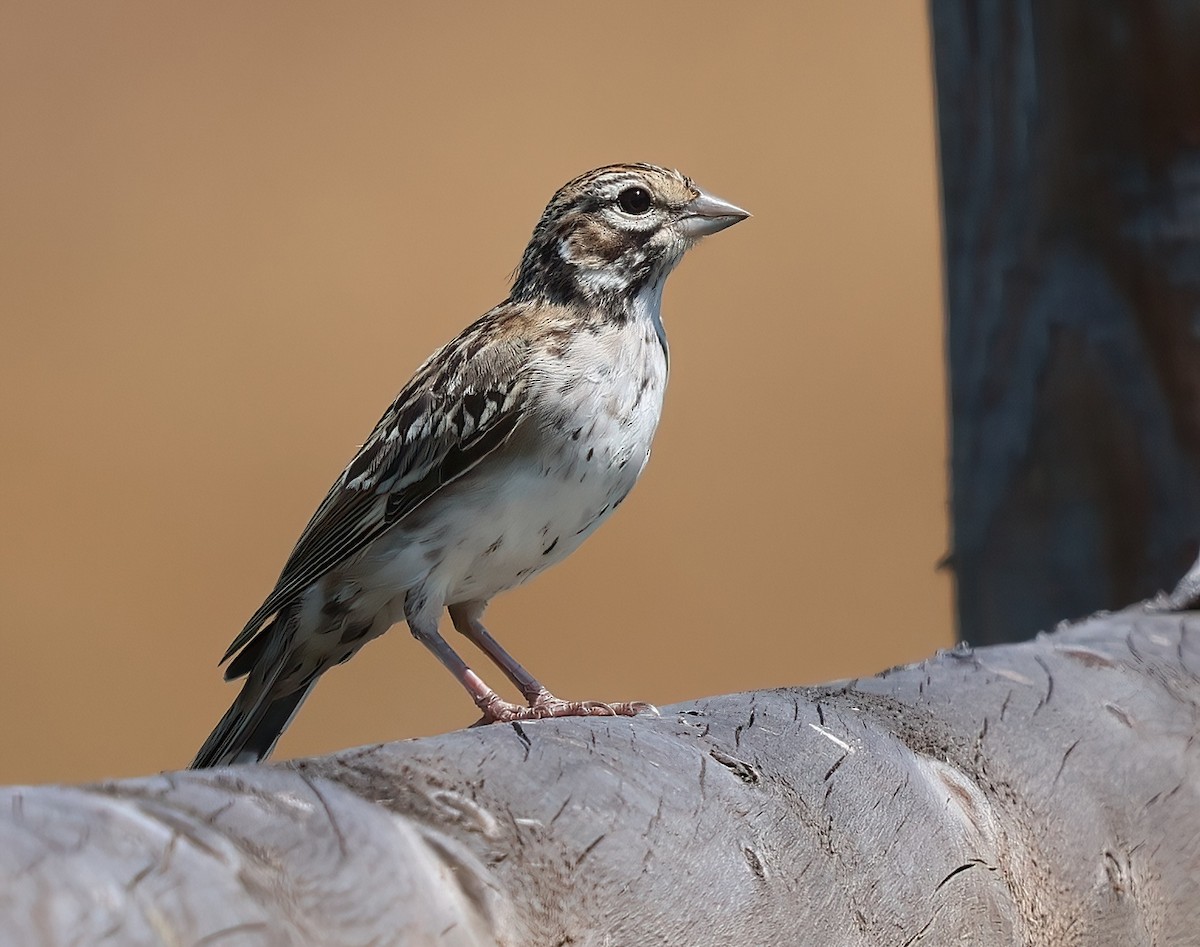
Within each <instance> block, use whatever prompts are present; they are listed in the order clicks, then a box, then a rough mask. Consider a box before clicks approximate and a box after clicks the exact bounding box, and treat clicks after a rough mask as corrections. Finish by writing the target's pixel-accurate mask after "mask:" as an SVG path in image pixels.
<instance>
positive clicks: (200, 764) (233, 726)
mask: <svg viewBox="0 0 1200 947" xmlns="http://www.w3.org/2000/svg"><path fill="white" fill-rule="evenodd" d="M315 683H316V680H315V678H314V679H313V680H311V681H309V682H308V683H307V684H305V685H304V686H302V687H301V688H300V689H299V690H296V691H294V692H292V693H291V694H285V695H284V696H282V697H277V698H275V699H274V700H269V699H267V697H268V694H269V689H268V688H264V689H263V690H262V691H261V692H260V693H261V695H262V696H260V697H259V698H258V699H257V700H254V701H246V700H244V698H245V697H246V690H249V688H250V686H251V682H247V684H246V689H245V690H243V691H242V693H241V694H239V695H238V698H237V700H235V701H234V702H233V706H232V707H230V708H229V709H228V710H227V711H226V712H225V716H224V717H222V718H221V721H220V723H218V724H217V726H216V729H214V730H213V732H212V733H211V734H210V735H209V737H208V739H207V740H205V741H204V745H203V746H202V747H200V752H199V753H197V754H196V758H195V759H194V760H192V764H191V767H190V768H191V769H208V768H209V767H212V766H232V765H235V764H238V763H258V762H261V761H262V760H264V759H266V758H267V757H268V756H270V754H271V751H272V750H273V749H275V744H276V743H278V742H279V738H280V737H281V736H282V735H283V731H284V730H286V729H287V726H288V724H289V723H291V722H292V718H293V717H294V716H295V715H296V711H297V710H299V709H300V705H301V704H302V703H304V699H305V698H306V697H308V694H309V691H311V690H312V687H313V684H315Z"/></svg>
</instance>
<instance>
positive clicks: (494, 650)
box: [447, 602, 658, 723]
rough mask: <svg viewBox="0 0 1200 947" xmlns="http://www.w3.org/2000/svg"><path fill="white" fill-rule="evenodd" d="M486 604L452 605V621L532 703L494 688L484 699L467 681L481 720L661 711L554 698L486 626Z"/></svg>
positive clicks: (638, 705)
mask: <svg viewBox="0 0 1200 947" xmlns="http://www.w3.org/2000/svg"><path fill="white" fill-rule="evenodd" d="M485 607H487V603H486V602H467V603H463V604H459V605H451V606H450V607H449V612H450V620H451V621H452V622H454V627H455V628H456V629H458V631H460V632H461V633H462V634H463V635H464V636H465V637H466V638H467V639H468V640H470V641H472V642H474V643H475V644H476V645H477V646H478V647H479V650H480V651H482V652H483V653H484V654H486V655H487V656H488V657H489V658H490V659H491V660H492V662H493V663H494V664H495V665H496V666H497V667H498V668H500V670H502V671H503V672H504V673H505V675H506V676H507V677H508V679H509V680H510V681H512V682H513V683H514V684H515V685H516V686H517V689H518V690H520V692H521V696H523V697H524V698H525V699H526V700H527V701H528V702H529V706H527V707H522V706H521V705H520V704H513V703H510V702H509V701H506V700H503V699H502V698H500V697H499V696H497V694H496V693H495V691H493V690H491V688H486V691H487V695H488V696H487V697H486V698H484V699H482V700H481V699H480V697H479V696H476V692H475V691H474V690H473V689H472V685H471V684H467V683H466V682H465V681H464V684H465V685H466V687H467V690H468V691H471V692H472V696H473V697H475V703H476V704H477V705H478V706H479V708H480V709H481V710H482V711H483V720H482V721H481V722H482V723H507V722H510V721H513V720H536V719H539V718H542V717H600V716H623V717H633V716H636V715H637V714H639V713H657V712H658V710H657V708H655V706H654V705H653V704H647V703H643V702H642V701H628V702H621V703H616V704H605V703H601V702H599V701H595V700H584V701H581V700H562V699H560V698H558V697H555V696H554V695H553V694H551V693H550V692H549V691H548V690H546V688H545V687H543V686H542V685H541V683H539V682H538V680H537V678H535V677H534V676H533V675H532V674H530V673H529V672H528V671H527V670H525V668H524V667H523V666H522V665H521V664H520V663H519V662H518V661H517V660H516V659H515V658H514V657H513V656H512V655H511V654H509V653H508V652H507V651H505V650H504V648H502V647H501V646H500V642H498V641H497V640H496V639H495V638H493V637H492V636H491V634H490V633H489V632H488V630H487V629H486V628H485V627H484V626H483V623H482V622H481V621H480V620H479V619H480V616H481V615H482V614H483V610H484V608H485ZM447 650H448V648H447ZM456 657H457V655H456ZM464 666H465V665H464ZM467 674H469V675H470V676H471V677H472V678H474V680H475V681H477V682H478V684H479V685H481V686H485V685H483V681H481V680H480V679H479V677H478V676H477V675H476V674H475V673H474V672H473V671H470V670H469V669H468V670H467ZM485 687H486V686H485Z"/></svg>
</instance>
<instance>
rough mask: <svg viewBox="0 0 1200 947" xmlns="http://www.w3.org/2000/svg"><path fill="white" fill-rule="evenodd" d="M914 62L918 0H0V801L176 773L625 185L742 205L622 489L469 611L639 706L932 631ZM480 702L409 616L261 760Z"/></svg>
mask: <svg viewBox="0 0 1200 947" xmlns="http://www.w3.org/2000/svg"><path fill="white" fill-rule="evenodd" d="M928 43H929V38H928V27H927V22H926V17H925V4H924V2H922V0H904V2H895V3H870V4H851V3H845V2H843V0H810V2H806V3H803V4H791V3H789V4H782V3H781V4H778V5H775V6H768V5H754V6H750V5H735V4H728V3H707V4H700V3H693V2H689V3H678V4H667V3H660V4H647V3H604V4H600V5H597V4H586V5H585V4H558V3H554V4H550V3H546V4H522V5H520V6H517V5H510V4H487V5H485V4H478V5H475V6H470V5H454V6H452V5H444V6H441V7H438V8H436V9H434V8H433V5H429V4H425V5H416V4H407V5H406V4H399V3H392V2H388V3H383V2H379V3H374V4H370V3H360V4H336V5H334V4H315V3H303V2H300V3H298V2H294V0H288V2H274V3H269V2H260V3H253V4H245V3H230V2H225V3H205V4H186V5H183V4H171V5H167V4H152V3H131V2H105V3H91V2H75V3H64V4H52V3H36V4H8V5H6V7H5V8H4V10H3V12H0V128H2V129H3V131H2V132H0V241H2V245H0V302H2V306H0V312H2V314H3V321H2V326H3V330H2V331H3V337H2V342H0V386H3V387H2V390H0V394H2V399H0V400H2V403H0V444H2V445H3V446H2V450H0V463H2V465H3V467H2V486H3V490H2V491H0V493H2V496H0V530H2V532H3V543H2V544H0V555H2V556H3V559H2V561H0V591H2V605H3V612H2V621H3V625H2V627H0V647H2V649H3V660H2V661H0V781H2V782H14V781H39V780H81V779H91V778H98V777H105V776H119V775H129V774H136V773H144V772H150V771H155V770H159V769H170V768H176V767H179V766H181V765H184V764H186V763H187V761H188V760H189V759H190V758H191V756H192V754H193V753H194V751H195V750H196V748H197V746H198V745H199V744H200V742H201V740H202V739H203V738H204V736H205V735H206V734H207V732H208V730H209V728H210V727H211V726H212V725H213V724H214V723H215V722H216V720H217V718H218V717H219V716H220V714H221V713H222V711H223V710H224V709H225V707H226V706H227V704H228V703H229V701H231V700H232V698H233V696H234V688H233V686H232V685H224V684H222V683H221V681H220V675H219V672H218V669H217V667H216V661H217V658H218V657H219V656H220V655H221V653H222V651H223V650H224V648H225V646H226V645H227V644H228V642H229V641H230V639H231V638H232V637H233V635H234V633H235V632H236V631H237V630H238V629H239V628H240V627H241V625H242V623H243V621H244V620H245V619H246V618H247V616H248V615H249V614H250V612H252V611H253V610H254V608H255V607H256V606H257V605H258V604H259V602H260V601H261V599H262V598H263V597H264V596H265V595H266V593H267V592H268V591H269V590H270V587H271V585H272V584H273V582H274V580H275V577H276V575H277V573H278V570H279V568H280V566H281V565H282V563H283V560H284V558H285V557H286V555H287V553H288V551H289V549H290V548H291V544H292V542H293V541H294V540H295V538H296V536H297V535H298V533H299V531H300V529H301V528H302V527H303V525H304V523H305V522H306V520H307V519H308V516H309V514H310V513H311V512H312V510H313V509H314V508H315V506H316V504H317V502H318V501H319V500H320V499H321V497H322V496H323V495H324V492H325V490H326V488H327V487H328V485H329V483H330V482H331V481H332V480H333V478H334V477H335V476H336V475H337V473H338V472H339V471H340V470H341V467H342V465H343V464H344V463H345V462H346V461H347V460H348V459H349V457H350V456H351V454H352V452H353V451H354V449H355V447H356V445H357V444H358V443H359V442H360V441H361V440H363V438H365V436H366V434H367V433H368V431H369V430H370V427H371V425H372V424H373V423H374V422H375V420H376V419H377V417H378V416H379V414H380V413H381V412H382V410H383V407H384V406H385V405H386V403H387V402H388V401H389V399H390V398H391V397H392V396H393V395H394V394H395V392H396V390H397V389H398V388H399V387H400V385H401V384H402V383H403V382H404V381H405V380H406V379H407V378H408V376H409V374H410V373H411V372H412V370H413V369H414V368H415V367H416V365H417V364H418V363H419V362H420V361H421V360H422V359H423V358H424V357H425V356H426V355H427V354H428V353H429V351H431V350H432V349H433V348H434V347H435V346H436V345H438V344H440V343H441V342H443V341H445V340H446V339H447V338H449V337H450V336H452V335H453V334H454V333H456V332H457V331H458V330H459V329H460V328H461V327H462V326H464V325H465V324H466V323H467V322H468V321H470V320H471V319H473V318H474V317H475V316H476V315H478V314H479V313H481V312H483V311H484V310H486V309H487V308H489V307H490V306H491V305H493V304H494V303H496V302H498V301H499V300H500V299H502V298H503V297H504V295H505V292H506V289H507V280H508V277H509V274H510V273H511V271H512V269H513V268H514V267H515V265H516V263H517V261H518V259H519V257H520V253H521V250H522V249H523V247H524V244H525V241H526V239H527V237H528V235H529V232H530V230H531V229H532V227H533V224H534V223H535V221H536V219H537V217H538V215H539V213H540V211H541V209H542V206H543V205H544V203H545V201H546V200H547V199H548V198H549V196H550V194H551V193H552V192H553V191H554V189H555V188H557V187H558V186H559V185H560V184H562V183H563V182H564V181H566V180H567V179H568V178H570V177H572V176H574V175H575V174H577V173H579V172H581V171H583V170H586V169H588V168H591V167H593V166H596V165H599V164H605V163H608V162H611V161H638V160H640V161H653V162H657V163H661V164H668V165H673V166H677V167H679V168H681V169H682V170H683V171H684V172H685V173H687V174H689V175H691V176H692V177H693V178H695V179H696V180H697V181H698V182H699V183H700V184H701V185H703V186H704V187H706V188H708V189H710V190H712V191H713V192H715V193H717V194H719V195H721V196H722V197H725V198H727V199H729V200H731V201H734V202H735V203H738V204H740V205H742V206H744V207H746V208H748V209H749V210H751V211H752V212H753V213H754V215H755V216H754V218H753V219H752V220H750V221H748V222H746V223H744V224H742V225H740V226H738V227H737V228H735V229H733V230H731V231H729V232H727V233H723V234H721V235H720V236H719V237H715V238H713V239H712V240H710V241H708V242H707V243H706V244H705V245H704V246H703V247H701V248H700V249H699V250H697V251H696V252H694V253H693V254H692V255H691V256H690V257H689V258H688V259H687V260H686V261H685V262H684V264H683V266H682V267H681V268H680V269H679V271H678V272H677V273H676V274H675V276H673V277H672V279H671V282H670V284H669V286H668V289H667V294H666V302H665V316H666V322H667V326H668V330H669V332H670V338H671V344H672V379H671V388H670V391H669V392H668V397H667V406H666V413H665V417H664V420H663V424H662V427H661V428H660V432H659V436H658V439H657V442H656V445H655V452H654V459H653V461H652V463H651V464H650V467H649V468H648V470H647V473H646V476H645V477H644V478H643V481H642V483H641V485H640V486H639V488H638V489H637V490H636V491H634V494H633V495H632V497H631V498H630V500H629V502H627V503H626V504H624V506H623V507H622V508H621V511H620V513H619V514H618V515H617V516H616V517H615V518H614V519H613V521H612V522H611V523H610V524H609V525H607V526H606V527H605V528H604V529H602V530H601V531H600V533H599V534H598V535H597V537H596V538H595V539H593V540H592V541H591V542H590V543H589V544H588V545H586V546H585V547H584V548H583V549H582V550H581V551H580V552H579V553H578V554H576V555H575V556H574V557H573V558H572V559H571V560H570V561H569V562H567V563H566V564H564V565H562V566H560V567H559V568H557V569H556V570H553V571H551V572H550V573H548V574H546V575H545V576H543V577H542V578H540V579H538V580H537V581H535V582H533V583H532V584H530V585H528V586H526V587H524V588H522V589H520V590H518V591H515V592H512V593H509V594H508V595H507V596H503V597H501V598H500V599H498V600H497V601H496V603H495V604H494V605H493V607H492V609H491V610H490V612H489V615H488V617H489V625H490V627H491V628H492V630H493V631H494V632H495V633H496V634H497V636H498V637H499V638H500V639H501V640H502V641H503V642H504V643H505V644H507V645H508V646H510V648H511V650H512V651H513V652H514V653H515V654H516V655H517V656H518V657H519V658H520V659H521V660H522V661H523V662H524V663H525V664H526V665H527V666H529V667H530V668H531V669H532V670H533V671H534V672H535V673H537V674H539V675H540V676H541V677H542V679H543V680H544V681H545V682H546V683H547V684H548V685H550V686H551V688H552V689H554V690H555V691H557V692H558V693H560V694H561V695H563V696H571V697H580V698H605V699H618V698H640V699H645V700H651V701H654V702H656V703H660V704H667V703H671V702H673V701H678V700H682V699H685V698H689V697H695V696H700V695H705V694H710V693H718V692H725V691H734V690H741V689H745V688H757V687H772V686H776V685H784V684H796V683H804V682H816V681H821V680H823V679H829V678H835V677H849V676H854V675H861V674H868V673H871V672H874V671H877V670H879V669H881V668H884V667H886V666H889V665H892V664H895V663H898V662H905V661H911V660H915V659H918V658H921V657H923V656H925V655H927V654H929V653H930V652H931V651H932V650H933V649H934V648H936V647H938V646H943V645H947V644H949V643H950V642H951V637H952V633H951V618H950V583H949V580H948V578H947V577H946V576H945V575H944V574H941V573H937V572H936V571H935V564H936V562H937V560H938V559H939V557H940V556H941V555H942V554H943V553H944V551H945V548H946V479H945V406H944V398H945V395H944V371H943V365H942V341H941V336H942V328H941V326H942V320H941V289H940V277H939V265H940V264H939V255H938V253H939V250H938V220H937V192H936V163H935V150H934V125H933V107H932V99H931V93H932V86H931V77H930V56H929V48H928ZM446 632H447V635H448V636H452V637H451V640H452V641H454V639H455V638H456V637H457V636H453V632H451V631H450V630H449V627H448V623H447V625H446ZM455 643H456V644H458V645H463V643H462V642H461V640H458V641H456V642H455ZM463 646H464V647H465V645H463ZM472 657H473V655H472ZM477 666H480V667H481V670H483V669H484V668H482V666H481V665H478V664H477ZM486 676H487V677H488V678H489V679H490V680H493V681H495V680H496V679H497V678H498V677H499V676H498V675H497V674H495V673H489V674H488V675H486ZM474 717H475V714H474V708H473V706H472V705H471V703H470V702H469V700H468V699H467V697H466V696H465V695H464V694H463V693H462V692H460V690H459V689H458V686H457V685H456V684H455V683H454V681H453V680H452V679H451V678H450V676H449V675H447V674H446V673H445V672H444V671H442V670H441V669H440V668H439V667H438V666H437V664H436V663H435V661H434V660H433V658H432V657H431V656H430V655H428V654H427V653H425V651H424V650H423V649H422V648H421V647H420V646H418V645H417V644H416V643H415V642H414V641H413V640H412V639H411V638H410V636H409V635H408V634H407V632H406V631H405V630H404V629H403V628H398V629H396V630H394V631H393V632H392V633H391V634H389V635H387V636H386V637H385V638H383V639H382V640H380V641H379V642H376V643H374V644H371V645H370V646H368V648H367V649H366V650H365V651H364V652H363V653H362V654H361V655H359V657H358V658H356V659H355V660H354V661H352V662H351V663H350V664H349V665H347V666H346V667H344V668H340V669H338V670H336V671H334V672H333V673H331V674H329V675H328V676H327V677H326V679H325V680H324V681H323V682H322V684H321V686H320V687H318V688H317V690H316V692H315V695H314V697H313V698H312V699H311V700H310V701H309V702H308V704H307V705H306V706H305V708H304V710H303V711H302V712H301V714H300V716H299V718H298V719H297V721H296V723H295V725H294V726H293V728H292V730H291V731H290V732H289V733H288V735H287V737H286V738H285V739H284V741H283V743H282V744H281V746H280V751H279V752H280V755H296V754H304V753H314V752H320V751H327V750H332V749H336V748H339V747H345V746H351V745H355V744H360V743H366V742H371V741H379V740H386V739H390V738H397V737H405V736H413V735H419V734H428V733H434V732H437V731H440V730H444V729H447V728H453V727H458V726H463V725H465V724H468V723H470V722H471V721H472V720H473V719H474Z"/></svg>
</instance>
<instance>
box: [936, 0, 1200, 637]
mask: <svg viewBox="0 0 1200 947" xmlns="http://www.w3.org/2000/svg"><path fill="white" fill-rule="evenodd" d="M930 12H931V24H932V30H933V47H934V64H935V72H936V80H937V108H938V123H939V135H940V150H941V170H942V195H943V207H944V219H945V225H944V236H945V254H946V280H947V294H946V298H947V310H948V329H947V349H948V357H949V367H950V408H951V445H952V447H951V452H952V462H951V471H952V491H953V526H952V530H953V557H952V562H953V565H954V569H955V572H956V574H957V588H958V620H959V633H960V636H961V637H963V638H965V639H967V640H970V641H971V642H973V643H989V642H997V641H1006V640H1015V639H1018V638H1022V637H1026V636H1028V635H1030V634H1032V633H1033V632H1035V631H1037V630H1038V629H1041V628H1046V627H1048V626H1050V625H1052V624H1053V623H1054V622H1056V621H1058V620H1059V619H1061V618H1064V617H1066V616H1071V615H1081V614H1085V613H1088V612H1091V611H1094V610H1096V609H1101V608H1115V607H1118V606H1121V605H1124V604H1126V603H1128V602H1132V601H1135V600H1136V599H1138V598H1141V597H1144V596H1147V595H1150V594H1152V593H1153V592H1155V591H1157V590H1159V589H1162V588H1169V587H1170V586H1171V585H1172V584H1173V583H1174V582H1175V581H1176V579H1177V578H1178V577H1179V575H1181V574H1182V573H1183V572H1184V571H1185V570H1186V568H1187V566H1188V564H1189V563H1190V562H1191V561H1192V560H1193V559H1194V558H1195V556H1196V551H1197V541H1198V539H1200V3H1196V2H1195V0H931V4H930Z"/></svg>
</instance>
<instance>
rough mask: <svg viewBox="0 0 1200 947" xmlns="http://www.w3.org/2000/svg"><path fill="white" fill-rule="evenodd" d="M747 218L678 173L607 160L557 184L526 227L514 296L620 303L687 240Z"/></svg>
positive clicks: (670, 263) (656, 276)
mask: <svg viewBox="0 0 1200 947" xmlns="http://www.w3.org/2000/svg"><path fill="white" fill-rule="evenodd" d="M749 216H750V215H749V214H748V213H746V211H744V210H742V209H741V208H740V207H735V206H734V205H733V204H730V203H728V202H726V201H723V200H721V199H720V198H718V197H714V196H713V195H711V194H707V193H705V192H704V191H702V190H701V189H700V188H698V187H697V186H696V185H695V184H693V183H692V181H691V180H690V179H689V178H687V177H685V176H684V175H682V174H680V173H679V172H678V171H673V170H668V169H666V168H659V167H656V166H654V165H650V164H615V165H609V166H608V167H604V168H597V169H596V170H595V171H589V172H588V173H587V174H584V175H581V176H579V177H577V178H575V180H573V181H571V182H570V183H568V184H565V185H564V186H563V187H561V188H560V189H559V190H558V192H557V193H556V194H555V195H554V197H553V198H551V199H550V203H549V204H547V205H546V210H545V211H544V212H543V214H542V219H541V220H540V221H538V225H537V227H535V228H534V231H533V237H532V238H531V239H530V241H529V246H528V247H527V248H526V250H525V255H524V257H523V258H522V260H521V266H520V268H519V269H518V271H517V277H516V280H515V282H514V284H513V292H512V296H513V298H514V299H532V298H539V297H540V298H548V299H551V300H553V301H555V302H562V303H571V302H587V303H592V304H601V305H609V304H613V305H621V304H623V303H624V301H627V300H629V299H631V298H632V297H634V296H635V295H636V294H637V293H638V291H639V290H640V289H641V288H642V287H643V286H645V285H647V284H648V283H661V281H662V278H664V277H665V276H666V274H667V273H669V272H670V271H671V270H672V269H673V268H674V267H675V265H676V264H677V263H678V262H679V261H680V260H681V259H682V258H683V255H684V253H686V252H687V251H688V250H689V249H690V248H691V247H692V246H694V245H695V243H696V242H697V241H698V240H699V239H700V238H701V237H705V236H707V235H709V234H713V233H716V232H717V231H719V230H724V229H725V228H726V227H731V226H732V225H733V224H736V223H737V222H738V221H739V220H745V219H746V218H747V217H749Z"/></svg>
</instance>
